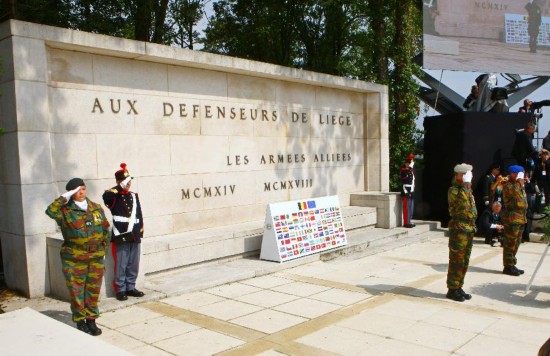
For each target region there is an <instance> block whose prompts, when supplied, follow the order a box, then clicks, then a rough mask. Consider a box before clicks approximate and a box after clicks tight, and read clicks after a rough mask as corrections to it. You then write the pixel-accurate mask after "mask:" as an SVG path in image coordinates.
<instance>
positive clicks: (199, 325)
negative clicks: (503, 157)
mask: <svg viewBox="0 0 550 356" xmlns="http://www.w3.org/2000/svg"><path fill="white" fill-rule="evenodd" d="M426 234H428V235H429V236H426ZM544 247H545V245H544V244H540V243H526V244H522V245H521V246H520V250H519V253H518V260H519V263H518V266H519V267H520V268H523V269H525V271H526V273H525V275H523V276H520V277H512V276H506V275H503V274H502V250H501V248H499V247H490V246H488V245H485V244H482V243H481V240H477V239H476V243H475V245H474V248H473V253H472V259H471V265H470V269H469V272H468V274H467V276H466V284H465V290H466V291H467V292H471V293H472V294H473V298H472V300H470V301H466V302H463V303H458V302H453V301H451V300H448V299H445V292H446V287H445V279H446V270H447V261H448V249H447V237H445V235H444V231H443V230H440V231H435V232H426V233H425V236H423V240H422V241H420V242H415V243H412V244H409V245H406V246H400V247H396V248H395V249H390V250H387V247H386V248H385V250H386V251H385V252H380V253H377V254H373V255H369V256H363V257H358V256H354V255H351V256H346V257H341V258H338V259H335V260H332V261H327V262H322V261H316V262H313V263H309V264H306V265H302V266H298V267H294V268H291V269H287V270H284V271H280V272H277V273H274V274H270V275H266V276H262V277H257V278H251V279H246V280H242V281H240V282H236V283H231V284H225V285H220V286H217V287H214V288H210V289H206V290H201V291H197V292H193V293H187V294H183V295H178V296H173V297H168V298H164V299H160V300H157V301H149V302H145V303H141V304H134V305H129V306H128V307H125V308H122V309H118V310H114V311H111V312H106V313H104V314H103V315H102V317H101V318H100V319H98V323H99V324H100V326H101V327H102V329H103V335H101V336H99V338H100V339H102V340H104V341H106V342H109V343H112V344H114V345H117V346H118V347H120V348H122V349H125V350H127V351H129V352H131V353H133V354H136V355H172V354H174V355H210V354H221V355H280V354H286V355H332V354H339V355H400V354H404V355H422V356H425V355H468V356H469V355H483V356H486V355H514V356H517V355H536V354H537V351H538V349H539V348H540V346H541V345H542V344H543V343H544V342H545V341H546V340H547V339H548V338H549V337H550V313H548V309H549V308H550V286H549V285H550V258H548V259H547V260H545V263H544V264H543V265H542V267H541V269H540V271H539V273H538V275H537V277H536V279H535V281H534V283H533V286H532V288H531V291H530V292H529V293H528V294H525V286H526V284H527V283H528V281H529V279H530V277H531V275H532V273H533V270H534V269H535V266H536V264H537V263H538V261H539V258H540V255H541V253H542V251H543V250H544ZM381 251H383V250H381ZM47 300H48V299H47V298H45V299H44V303H45V305H42V306H41V307H40V306H39V307H37V308H38V309H40V308H42V310H43V313H45V314H47V315H50V316H52V317H54V318H56V319H58V320H62V321H65V322H67V323H69V324H70V321H69V315H68V314H69V313H68V306H67V304H66V303H62V302H56V303H58V304H56V305H52V302H51V300H50V302H49V303H50V304H48V302H47ZM46 309H47V310H46Z"/></svg>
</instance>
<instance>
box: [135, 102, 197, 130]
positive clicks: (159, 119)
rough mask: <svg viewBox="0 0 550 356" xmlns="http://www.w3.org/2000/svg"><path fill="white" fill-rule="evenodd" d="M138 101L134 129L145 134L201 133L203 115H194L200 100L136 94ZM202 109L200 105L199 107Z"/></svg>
mask: <svg viewBox="0 0 550 356" xmlns="http://www.w3.org/2000/svg"><path fill="white" fill-rule="evenodd" d="M133 100H136V101H137V104H136V107H137V111H138V116H136V119H135V123H134V129H135V132H136V133H138V134H143V135H155V134H156V135H168V134H169V135H174V137H175V136H176V135H188V136H199V135H200V134H201V117H200V116H198V115H197V116H195V115H194V105H199V103H200V101H199V100H195V99H192V98H187V97H179V96H163V95H138V94H136V95H134V97H133ZM199 109H200V107H199Z"/></svg>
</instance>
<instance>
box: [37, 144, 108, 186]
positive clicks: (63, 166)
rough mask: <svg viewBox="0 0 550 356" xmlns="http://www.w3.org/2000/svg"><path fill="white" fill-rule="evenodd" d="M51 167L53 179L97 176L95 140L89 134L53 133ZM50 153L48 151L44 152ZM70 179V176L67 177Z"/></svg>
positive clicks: (92, 177)
mask: <svg viewBox="0 0 550 356" xmlns="http://www.w3.org/2000/svg"><path fill="white" fill-rule="evenodd" d="M52 136H53V137H52V143H53V144H52V151H51V157H52V161H53V162H52V165H53V167H52V169H53V174H54V180H55V181H61V182H66V181H67V180H68V179H67V177H80V178H82V179H84V180H86V179H94V178H97V161H98V160H97V141H96V137H95V135H89V134H53V135H52ZM44 154H47V155H50V152H44ZM69 179H70V178H69Z"/></svg>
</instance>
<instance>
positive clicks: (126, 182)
mask: <svg viewBox="0 0 550 356" xmlns="http://www.w3.org/2000/svg"><path fill="white" fill-rule="evenodd" d="M131 180H132V177H128V178H126V179H125V180H123V181H122V182H120V186H121V187H122V189H126V186H127V185H128V183H129V182H130V181H131Z"/></svg>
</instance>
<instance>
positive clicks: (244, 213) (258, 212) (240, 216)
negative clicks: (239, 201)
mask: <svg viewBox="0 0 550 356" xmlns="http://www.w3.org/2000/svg"><path fill="white" fill-rule="evenodd" d="M265 207H266V204H263V203H261V204H250V205H242V206H234V207H232V208H231V221H233V223H235V224H240V223H245V222H250V221H256V220H258V221H259V220H262V219H264V218H265Z"/></svg>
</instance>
